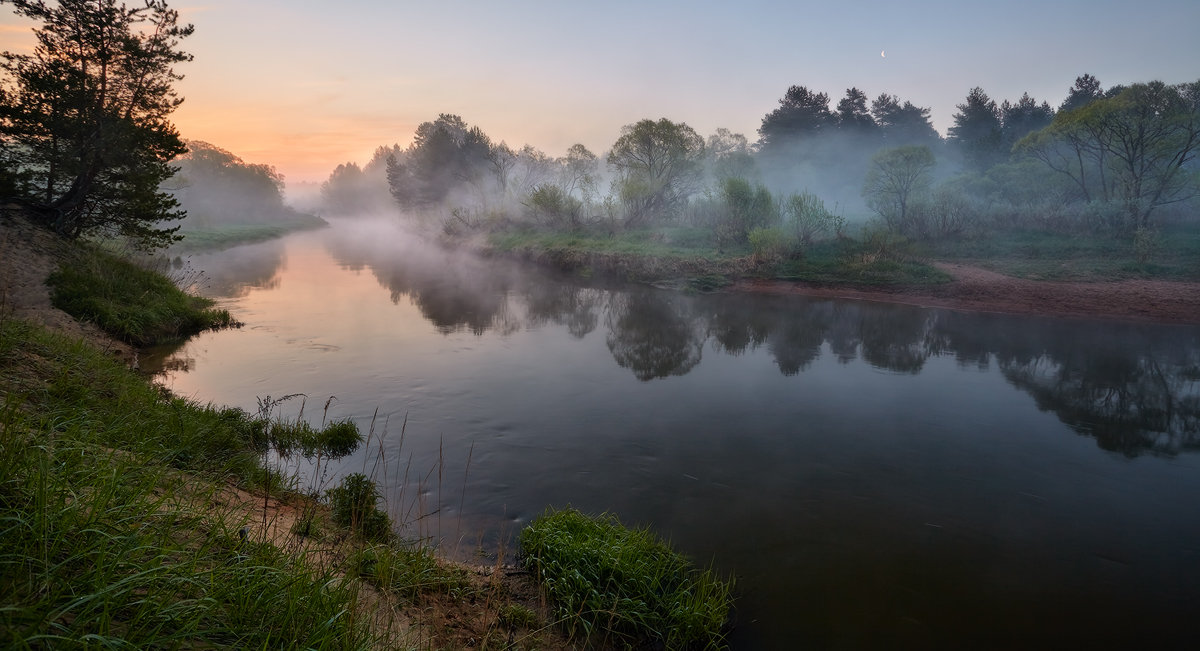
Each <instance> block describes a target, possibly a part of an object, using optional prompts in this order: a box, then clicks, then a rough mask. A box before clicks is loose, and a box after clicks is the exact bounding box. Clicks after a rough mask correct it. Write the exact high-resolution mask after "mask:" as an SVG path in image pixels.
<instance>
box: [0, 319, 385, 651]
mask: <svg viewBox="0 0 1200 651" xmlns="http://www.w3.org/2000/svg"><path fill="white" fill-rule="evenodd" d="M47 378H49V381H46V379H47ZM0 395H2V396H3V397H2V398H0V400H3V403H2V404H3V407H2V409H0V648H6V649H8V648H11V649H34V648H39V649H40V648H76V647H88V648H90V647H112V648H129V649H135V648H136V649H141V648H179V647H197V646H199V647H213V646H235V647H239V648H267V647H271V648H276V647H277V648H331V649H360V648H368V647H369V646H370V643H371V640H372V634H371V632H370V630H369V629H368V628H367V626H366V625H365V624H364V623H363V622H362V621H360V617H359V615H358V613H359V610H358V609H357V608H356V600H357V598H358V592H357V591H358V588H357V584H356V583H355V582H353V581H349V580H347V579H345V578H343V577H341V576H339V575H338V574H337V573H335V572H334V571H333V569H331V568H329V567H325V566H323V565H322V564H321V563H317V562H314V559H313V558H310V556H309V555H308V553H307V552H304V551H303V550H300V551H299V552H294V553H284V552H283V551H281V550H279V549H278V548H276V547H275V546H273V545H271V544H267V543H262V542H255V541H254V540H251V539H249V538H248V537H247V536H245V535H241V534H239V526H240V525H241V524H242V521H243V520H245V519H246V516H245V515H244V514H240V513H239V512H237V511H235V510H233V509H232V507H224V508H221V507H217V506H216V505H217V504H219V503H220V500H218V499H216V494H217V493H218V492H219V491H221V490H223V489H224V487H225V482H224V480H225V478H226V477H227V476H229V475H230V474H231V473H232V474H233V475H234V476H239V475H241V476H245V475H250V474H252V472H251V471H252V469H253V468H255V467H256V463H255V462H256V459H257V456H256V453H255V451H254V449H253V448H252V446H250V445H249V443H250V439H249V437H248V435H247V434H248V432H249V430H250V428H249V426H248V420H247V419H246V417H245V415H244V414H241V413H240V412H237V411H236V410H219V409H214V408H211V407H203V406H199V405H196V404H192V403H190V402H188V401H185V400H181V399H178V398H174V397H170V396H167V395H164V394H163V393H161V392H159V391H158V390H157V389H155V388H154V387H151V386H150V385H148V384H146V383H145V382H144V381H143V380H141V379H140V378H138V377H136V376H135V375H134V374H133V373H131V372H130V371H128V370H127V369H125V368H124V367H122V366H121V365H119V364H117V363H116V362H114V361H112V360H110V359H108V358H107V357H106V356H104V355H103V354H100V353H98V352H97V351H95V350H93V349H90V348H89V347H87V346H83V345H82V344H79V343H77V342H71V341H69V340H66V339H64V338H62V337H58V336H55V335H51V334H49V333H46V332H45V331H42V330H41V329H39V328H36V327H34V326H31V325H29V324H25V323H22V322H18V321H12V320H0ZM185 471H186V472H185Z"/></svg>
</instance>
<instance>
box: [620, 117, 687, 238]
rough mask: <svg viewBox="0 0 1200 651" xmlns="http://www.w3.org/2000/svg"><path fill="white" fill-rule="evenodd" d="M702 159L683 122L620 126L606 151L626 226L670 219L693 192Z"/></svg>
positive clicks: (662, 120) (653, 122)
mask: <svg viewBox="0 0 1200 651" xmlns="http://www.w3.org/2000/svg"><path fill="white" fill-rule="evenodd" d="M703 159H704V139H703V138H701V137H700V135H699V134H697V133H696V131H695V130H694V129H692V128H691V127H689V126H688V125H687V124H685V123H683V122H679V123H676V122H672V121H670V120H668V119H667V118H662V119H660V120H658V121H657V122H656V121H654V120H642V121H640V122H638V123H636V124H630V125H626V126H625V127H624V128H623V129H621V137H620V138H618V139H617V142H616V143H614V144H613V147H612V151H610V152H609V154H608V164H609V165H612V166H613V167H614V168H616V171H617V174H618V177H617V179H616V181H615V184H616V187H617V189H618V191H619V194H620V197H621V201H622V202H623V203H624V204H625V208H626V217H625V224H626V225H627V226H632V225H636V224H640V223H642V222H645V221H647V220H649V219H651V218H654V217H670V216H673V215H675V214H676V213H678V211H679V210H680V209H681V208H682V207H683V206H684V205H685V204H686V203H687V200H688V198H689V197H690V196H691V195H692V194H693V193H694V192H695V191H696V190H697V188H698V186H699V183H700V178H701V173H702V171H703V169H702V167H701V163H702V161H703Z"/></svg>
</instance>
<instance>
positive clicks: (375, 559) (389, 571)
mask: <svg viewBox="0 0 1200 651" xmlns="http://www.w3.org/2000/svg"><path fill="white" fill-rule="evenodd" d="M351 566H352V567H354V568H355V569H356V570H357V572H358V574H359V576H361V577H363V578H365V579H367V580H369V581H371V582H372V583H374V584H375V585H377V586H379V587H380V588H382V589H384V590H387V591H388V592H390V593H392V594H396V595H399V596H401V597H402V598H404V599H406V600H408V601H411V602H415V601H417V600H418V599H420V598H421V597H422V596H425V595H431V594H449V595H454V596H464V594H465V593H466V592H467V591H469V590H470V589H471V582H470V580H469V579H468V577H467V573H466V571H465V570H463V569H462V568H460V567H457V566H453V565H449V564H446V563H442V562H440V561H439V560H438V558H437V556H436V554H435V553H434V551H433V548H431V547H429V546H428V545H422V544H416V543H410V542H406V541H398V540H392V541H391V542H390V543H388V544H383V545H374V546H371V547H366V548H364V549H362V550H360V551H359V552H358V553H357V554H356V555H355V556H354V557H353V558H352V559H351Z"/></svg>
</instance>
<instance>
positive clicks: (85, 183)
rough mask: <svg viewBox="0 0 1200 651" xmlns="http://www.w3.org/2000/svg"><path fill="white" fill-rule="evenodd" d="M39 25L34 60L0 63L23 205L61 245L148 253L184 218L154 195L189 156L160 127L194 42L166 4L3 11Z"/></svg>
mask: <svg viewBox="0 0 1200 651" xmlns="http://www.w3.org/2000/svg"><path fill="white" fill-rule="evenodd" d="M0 4H12V5H13V10H14V11H15V12H16V13H17V14H19V15H21V16H25V17H27V18H32V19H33V20H35V21H38V22H39V23H40V25H39V26H38V27H36V28H35V29H34V34H35V36H36V38H37V45H36V47H35V48H34V51H33V53H32V54H14V53H12V52H4V53H3V54H2V55H0V59H2V60H3V63H2V64H0V68H2V69H3V72H4V76H3V80H2V82H0V148H2V149H3V158H4V161H3V162H4V164H5V166H6V167H8V169H9V170H10V172H9V176H10V180H11V185H12V186H14V187H15V189H16V190H17V191H18V193H19V194H18V196H19V198H20V200H22V201H23V202H24V203H26V205H28V206H29V207H30V208H31V209H32V210H33V211H34V213H35V214H37V215H38V216H39V217H40V218H42V220H43V221H45V222H46V223H47V224H48V225H50V226H52V227H53V228H54V229H55V230H56V231H57V232H58V233H60V234H62V235H63V236H66V237H78V236H79V235H82V234H84V233H94V232H106V233H113V234H120V235H125V236H128V237H131V238H132V239H133V240H134V241H135V242H137V243H139V244H141V245H143V246H145V247H154V246H161V245H165V244H167V243H169V242H171V241H172V240H173V239H174V235H173V233H174V230H175V229H172V228H160V227H156V225H157V224H160V223H161V222H164V221H169V220H175V219H179V218H181V217H183V213H182V212H181V211H179V210H178V204H177V203H176V202H175V200H174V199H173V198H172V197H171V196H170V194H168V193H167V192H165V191H163V190H162V189H160V186H161V184H162V183H163V181H165V180H166V179H168V178H169V177H170V176H171V175H172V173H173V169H172V168H171V166H170V165H169V162H170V161H171V159H173V158H175V157H176V156H177V155H179V154H182V153H183V152H184V151H186V147H185V146H184V144H183V141H182V140H181V139H180V138H179V134H178V133H177V132H176V130H175V128H174V126H173V125H172V124H171V123H170V122H169V121H168V120H167V117H168V116H169V115H170V114H171V112H172V111H174V110H175V108H176V107H178V106H179V104H180V103H181V102H182V101H183V99H182V98H180V97H179V96H178V95H177V94H176V93H175V90H174V88H173V86H174V82H176V81H178V80H179V79H181V77H180V76H179V75H178V74H176V73H175V70H174V66H175V65H176V64H178V63H183V62H186V61H190V60H191V58H192V57H191V55H189V54H185V53H184V52H182V51H180V50H179V49H178V46H179V42H180V40H181V39H183V38H185V37H187V36H189V35H191V34H192V31H193V28H192V26H191V25H179V24H178V18H179V15H178V12H177V11H175V10H172V9H169V8H168V7H167V3H166V2H165V1H163V0H145V1H144V2H143V3H138V6H135V7H132V8H131V7H127V6H126V5H125V4H124V3H118V2H116V0H59V2H57V3H56V4H54V5H50V4H47V3H46V2H43V1H41V0H37V1H30V0H0Z"/></svg>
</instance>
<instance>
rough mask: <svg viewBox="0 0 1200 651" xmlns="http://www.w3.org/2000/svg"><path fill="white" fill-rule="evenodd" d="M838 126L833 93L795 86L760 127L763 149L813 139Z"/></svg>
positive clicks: (766, 149) (768, 149) (765, 150)
mask: <svg viewBox="0 0 1200 651" xmlns="http://www.w3.org/2000/svg"><path fill="white" fill-rule="evenodd" d="M835 126H837V118H836V117H834V115H833V113H832V112H830V110H829V95H826V94H825V93H817V92H813V91H811V90H809V89H808V88H807V87H805V86H792V87H791V88H788V90H787V93H785V94H784V96H783V98H782V99H780V100H779V108H777V109H775V110H774V111H771V112H770V113H768V114H767V115H766V117H764V118H763V120H762V126H760V127H759V128H758V136H759V144H760V146H761V148H762V150H763V151H764V152H766V153H770V152H771V150H772V149H774V148H777V147H780V146H783V145H788V144H791V143H794V142H796V141H798V140H801V139H803V138H811V137H814V136H816V135H818V134H821V133H824V132H825V131H827V130H830V129H832V128H834V127H835Z"/></svg>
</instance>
